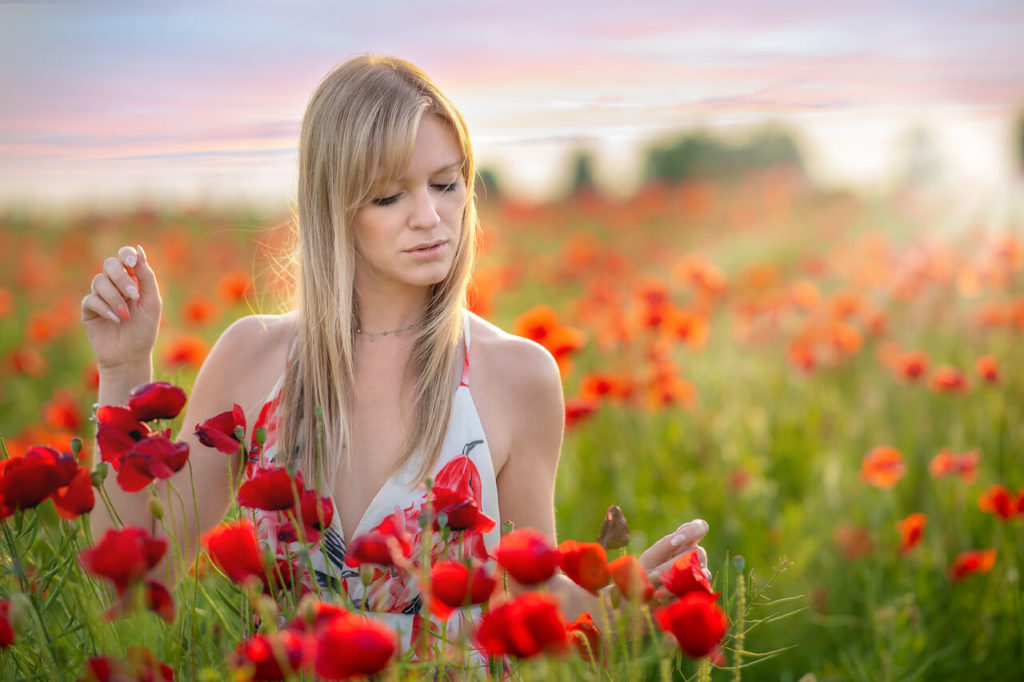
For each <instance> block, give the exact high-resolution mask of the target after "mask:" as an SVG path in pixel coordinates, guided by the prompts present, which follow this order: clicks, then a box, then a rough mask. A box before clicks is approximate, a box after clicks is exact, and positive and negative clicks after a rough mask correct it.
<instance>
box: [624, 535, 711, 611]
mask: <svg viewBox="0 0 1024 682" xmlns="http://www.w3.org/2000/svg"><path fill="white" fill-rule="evenodd" d="M707 533H708V522H707V521H705V520H703V519H694V520H693V521H690V522H688V523H684V524H683V525H681V526H679V528H676V530H675V532H674V533H669V534H668V535H666V536H665V537H663V538H662V539H660V540H658V541H657V542H656V543H654V544H653V545H651V547H650V548H648V549H647V551H645V552H644V553H643V554H641V555H640V566H641V567H643V569H644V570H645V571H647V575H648V576H649V577H650V578H651V582H652V583H654V586H655V587H660V586H661V579H660V577H659V576H660V575H661V573H662V572H664V571H667V570H668V569H669V568H670V567H671V566H672V564H673V562H675V560H676V559H678V558H679V557H681V556H683V555H685V554H688V553H689V552H694V551H695V552H697V558H698V559H700V566H701V568H703V569H704V575H705V576H707V578H708V581H710V580H711V573H710V571H708V555H707V552H705V551H704V548H703V547H701V546H700V545H699V544H698V543H699V542H700V540H701V538H703V537H704V536H705V535H707ZM665 592H666V591H665V590H658V591H656V592H655V598H654V602H658V601H660V600H659V599H658V595H659V593H661V594H664V593H665ZM667 598H668V599H667V601H671V599H674V597H673V596H672V595H671V594H668V595H667ZM661 605H662V604H660V603H658V604H655V603H652V604H651V606H661Z"/></svg>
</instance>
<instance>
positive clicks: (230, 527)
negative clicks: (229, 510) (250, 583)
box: [203, 520, 265, 584]
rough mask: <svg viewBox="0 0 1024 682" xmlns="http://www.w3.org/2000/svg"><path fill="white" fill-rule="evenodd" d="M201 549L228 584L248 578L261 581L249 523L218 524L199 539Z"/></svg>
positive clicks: (259, 558) (262, 575) (259, 557)
mask: <svg viewBox="0 0 1024 682" xmlns="http://www.w3.org/2000/svg"><path fill="white" fill-rule="evenodd" d="M203 546H204V547H206V551H207V552H209V554H210V560H211V561H212V562H213V564H214V565H215V566H216V567H217V568H219V569H220V570H221V571H223V572H224V574H225V575H226V576H227V577H228V579H229V580H231V581H232V582H235V583H239V584H241V583H243V582H245V580H246V579H247V578H249V577H250V576H256V577H257V578H259V579H260V580H261V581H262V580H264V579H265V570H264V564H263V552H262V551H260V547H259V542H258V541H257V540H256V531H255V530H253V527H252V522H251V521H248V520H243V521H237V522H234V523H222V524H221V525H219V526H217V527H216V528H214V529H213V530H211V531H210V532H208V533H207V534H206V535H204V536H203Z"/></svg>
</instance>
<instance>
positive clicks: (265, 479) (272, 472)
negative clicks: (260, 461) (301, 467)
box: [238, 466, 305, 511]
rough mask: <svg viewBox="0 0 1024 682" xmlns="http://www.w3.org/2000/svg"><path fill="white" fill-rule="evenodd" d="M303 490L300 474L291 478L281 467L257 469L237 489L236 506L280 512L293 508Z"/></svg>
mask: <svg viewBox="0 0 1024 682" xmlns="http://www.w3.org/2000/svg"><path fill="white" fill-rule="evenodd" d="M304 488H305V485H304V484H303V481H302V472H299V471H297V472H295V477H294V478H292V477H291V476H290V475H289V474H288V470H287V469H286V468H284V467H283V466H269V467H258V468H257V469H256V470H255V471H254V472H253V475H252V476H251V477H250V478H249V480H247V481H246V482H245V483H243V484H242V486H241V487H240V488H239V489H238V504H239V505H240V506H242V507H250V508H252V509H264V510H266V511H280V510H282V509H288V508H290V507H294V506H295V497H296V495H300V494H301V493H302V491H303V489H304Z"/></svg>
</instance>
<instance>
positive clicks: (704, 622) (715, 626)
mask: <svg viewBox="0 0 1024 682" xmlns="http://www.w3.org/2000/svg"><path fill="white" fill-rule="evenodd" d="M654 618H655V620H656V621H657V623H658V626H659V627H660V628H661V629H662V630H664V631H665V632H668V633H670V634H671V635H672V636H673V637H675V638H676V642H677V643H678V644H679V648H680V649H682V650H683V651H684V652H686V654H687V655H689V656H693V657H694V658H700V657H701V656H707V655H708V654H710V653H711V652H713V651H714V650H715V649H717V648H718V645H719V644H720V643H721V641H722V638H723V637H725V633H726V632H727V631H728V630H729V619H728V617H726V615H725V612H724V611H722V609H721V608H719V606H718V604H716V603H715V598H714V597H712V596H711V595H710V594H708V593H707V592H705V591H703V590H694V591H693V592H688V593H686V594H685V595H683V596H682V597H680V598H679V601H676V602H673V603H671V604H669V605H668V606H666V607H665V608H663V609H658V610H657V611H656V612H655V614H654Z"/></svg>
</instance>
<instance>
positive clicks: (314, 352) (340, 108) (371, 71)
mask: <svg viewBox="0 0 1024 682" xmlns="http://www.w3.org/2000/svg"><path fill="white" fill-rule="evenodd" d="M427 114H436V115H438V116H440V117H441V119H442V120H444V121H445V122H447V124H448V125H449V126H450V127H451V129H452V131H453V132H454V134H455V137H456V138H457V140H458V144H459V148H460V150H461V152H462V156H463V160H464V163H463V165H462V171H461V172H462V177H463V179H464V180H465V183H466V204H465V209H464V211H463V216H462V225H461V233H460V237H459V242H458V245H457V247H456V252H455V257H454V262H453V264H452V269H451V271H450V272H449V273H448V276H447V277H446V278H445V279H444V280H443V281H441V282H439V283H437V284H435V285H433V286H432V288H431V291H430V297H429V301H428V303H427V306H426V310H425V311H424V317H423V324H422V326H420V327H418V328H417V329H418V331H417V333H416V336H415V340H414V342H413V348H412V352H411V355H410V358H409V365H410V369H411V370H412V372H413V375H414V376H415V388H414V391H413V399H414V405H415V407H414V414H413V421H412V426H411V429H410V430H409V432H408V433H407V434H405V440H404V443H403V451H402V455H401V458H400V460H399V461H398V463H397V465H396V468H398V467H401V466H402V465H404V464H406V463H407V462H408V461H409V460H410V459H411V458H412V457H413V456H414V455H415V454H416V452H417V451H418V450H420V448H422V451H423V454H424V456H423V460H422V462H421V464H420V466H419V469H418V472H417V476H416V478H415V481H419V480H422V479H423V478H424V477H426V476H427V475H428V474H429V472H430V471H431V469H432V468H433V467H434V465H435V464H436V463H437V460H438V457H439V456H440V454H441V445H442V443H443V441H444V436H445V432H446V430H447V427H448V421H449V419H450V417H451V408H452V394H453V391H454V388H455V387H454V385H453V377H454V376H455V372H456V366H455V363H456V358H457V351H458V342H459V338H460V333H461V331H462V319H463V318H462V308H463V307H464V305H465V299H466V287H467V286H468V283H469V278H470V274H471V271H472V266H473V256H474V253H475V250H476V249H475V247H476V238H477V230H478V220H477V215H476V206H475V203H474V196H473V179H474V175H475V171H474V165H473V151H472V148H471V147H470V142H469V132H468V130H467V128H466V124H465V122H464V121H463V119H462V116H461V115H460V114H459V112H458V110H457V109H456V108H455V106H454V105H453V104H452V102H451V101H450V100H449V99H448V98H447V97H445V96H444V94H442V93H441V91H440V90H439V89H438V87H437V86H436V85H435V84H434V83H433V81H431V80H430V78H428V77H427V75H426V74H425V73H423V72H422V71H421V70H420V69H418V68H417V67H415V66H413V65H412V64H410V63H408V62H406V61H403V60H401V59H395V58H391V57H371V56H364V57H356V58H354V59H350V60H349V61H346V62H345V63H344V64H342V65H340V66H338V67H336V68H335V69H334V70H332V71H331V72H330V73H329V74H327V76H326V77H325V78H324V79H323V81H321V83H320V85H319V87H317V89H316V91H315V92H314V93H313V96H312V97H311V98H310V101H309V105H308V107H307V108H306V113H305V116H304V117H303V120H302V132H301V136H300V140H299V188H298V224H299V257H298V267H299V277H298V285H299V291H298V298H299V318H298V338H297V342H298V345H297V348H296V353H295V355H294V357H293V359H292V361H291V363H290V364H289V366H288V369H287V371H286V376H285V383H284V388H283V391H284V395H283V397H282V412H281V418H282V419H281V424H282V427H281V434H280V443H279V444H280V449H279V455H278V461H279V462H281V463H285V464H288V463H292V462H294V463H295V464H297V466H298V468H299V469H300V470H301V471H302V472H303V473H304V474H305V476H306V480H307V481H309V482H311V483H312V482H313V481H316V480H318V479H319V485H320V486H324V485H327V486H330V488H328V490H331V489H333V486H334V485H335V483H336V482H337V480H338V476H339V474H340V473H341V472H342V471H344V470H347V467H348V464H349V463H350V461H351V456H352V453H351V451H350V449H349V448H348V444H349V443H351V442H352V438H351V435H352V430H351V423H350V420H349V418H348V416H349V415H350V414H351V413H352V407H353V403H354V378H355V370H354V360H353V350H354V347H355V333H356V329H358V324H359V322H358V320H359V317H358V316H359V311H358V309H357V304H356V299H355V288H354V287H355V285H354V281H355V264H356V258H357V256H356V248H355V239H354V234H353V218H354V216H355V213H356V210H357V209H359V208H360V207H361V206H363V205H365V204H366V203H368V202H369V201H370V200H372V199H373V198H374V197H375V196H376V194H375V193H376V192H379V191H380V190H381V189H382V188H383V187H384V186H386V185H387V184H388V183H391V182H393V181H394V180H395V179H397V178H399V177H400V176H401V174H402V173H403V172H404V171H405V169H406V167H407V166H408V163H409V160H410V159H411V158H412V153H413V147H414V144H415V140H416V133H417V130H418V127H419V123H420V121H421V120H422V118H423V116H424V115H427ZM320 415H322V421H321V419H320ZM318 421H321V424H319V425H318ZM318 431H319V433H318ZM318 439H319V440H318ZM318 442H319V443H321V444H322V447H320V446H318V445H317V443H318ZM321 454H322V456H320V455H321Z"/></svg>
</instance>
